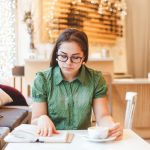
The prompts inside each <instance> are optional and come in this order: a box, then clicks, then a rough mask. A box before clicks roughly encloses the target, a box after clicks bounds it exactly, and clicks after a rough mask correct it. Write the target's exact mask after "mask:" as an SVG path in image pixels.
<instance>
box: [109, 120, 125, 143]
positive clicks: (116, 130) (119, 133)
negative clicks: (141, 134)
mask: <svg viewBox="0 0 150 150" xmlns="http://www.w3.org/2000/svg"><path fill="white" fill-rule="evenodd" d="M109 137H116V140H121V139H122V137H123V127H122V126H121V124H120V123H119V122H117V123H114V125H113V127H111V128H110V129H109Z"/></svg>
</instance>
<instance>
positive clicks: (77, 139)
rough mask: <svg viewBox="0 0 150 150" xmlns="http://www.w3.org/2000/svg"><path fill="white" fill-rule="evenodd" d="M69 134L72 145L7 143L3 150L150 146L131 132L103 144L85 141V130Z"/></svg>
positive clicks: (106, 149)
mask: <svg viewBox="0 0 150 150" xmlns="http://www.w3.org/2000/svg"><path fill="white" fill-rule="evenodd" d="M71 132H74V133H75V136H74V139H73V141H72V143H9V144H8V145H7V146H6V148H5V150H150V144H148V143H147V142H145V141H144V140H143V139H142V138H140V137H139V136H138V135H137V134H135V133H134V132H133V131H132V130H124V137H123V140H121V141H111V142H105V143H100V142H99V143H95V142H88V141H86V140H85V139H83V137H81V136H80V134H83V133H84V132H86V131H85V130H77V131H71Z"/></svg>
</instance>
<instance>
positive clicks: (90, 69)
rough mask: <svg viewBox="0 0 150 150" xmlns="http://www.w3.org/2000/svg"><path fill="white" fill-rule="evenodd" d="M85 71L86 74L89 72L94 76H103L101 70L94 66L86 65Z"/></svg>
mask: <svg viewBox="0 0 150 150" xmlns="http://www.w3.org/2000/svg"><path fill="white" fill-rule="evenodd" d="M85 72H86V74H89V75H90V76H92V77H100V76H102V72H101V71H99V70H94V69H92V68H89V67H87V66H85Z"/></svg>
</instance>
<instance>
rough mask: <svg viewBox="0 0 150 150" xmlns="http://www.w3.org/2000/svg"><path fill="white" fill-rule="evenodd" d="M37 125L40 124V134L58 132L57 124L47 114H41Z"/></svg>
mask: <svg viewBox="0 0 150 150" xmlns="http://www.w3.org/2000/svg"><path fill="white" fill-rule="evenodd" d="M37 125H38V130H37V133H38V134H39V135H40V136H51V135H52V134H57V133H58V131H57V130H56V128H55V125H54V124H53V122H52V121H51V120H50V118H49V117H48V116H47V115H42V116H40V117H39V118H38V121H37Z"/></svg>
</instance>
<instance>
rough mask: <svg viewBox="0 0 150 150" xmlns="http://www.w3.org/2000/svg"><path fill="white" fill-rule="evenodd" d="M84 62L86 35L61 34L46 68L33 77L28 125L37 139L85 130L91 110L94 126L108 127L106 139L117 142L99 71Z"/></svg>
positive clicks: (119, 131)
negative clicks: (35, 133)
mask: <svg viewBox="0 0 150 150" xmlns="http://www.w3.org/2000/svg"><path fill="white" fill-rule="evenodd" d="M87 59H88V38H87V35H86V34H85V33H84V32H82V31H79V30H77V29H66V30H65V31H64V32H63V33H61V35H60V36H59V37H58V39H57V41H56V44H55V46H54V49H53V54H52V59H51V63H50V68H49V69H48V70H46V71H44V72H39V73H37V74H36V77H35V80H34V83H33V86H32V98H33V101H34V102H33V108H32V123H34V124H37V125H38V133H39V134H40V135H42V136H50V135H51V134H53V133H58V132H57V130H61V129H63V130H70V129H72V130H76V129H87V128H88V127H89V126H91V110H92V108H93V111H94V114H95V117H96V122H97V125H99V126H108V127H110V130H109V136H116V137H117V138H116V139H118V140H119V139H121V137H122V133H123V130H122V127H121V125H120V123H114V121H113V119H112V118H111V116H110V114H109V109H108V104H107V98H106V92H107V86H106V82H105V80H104V78H103V76H102V73H101V72H100V71H95V70H92V69H90V68H87V67H86V66H85V65H84V64H85V63H86V61H87Z"/></svg>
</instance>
